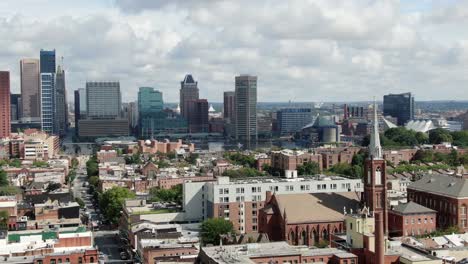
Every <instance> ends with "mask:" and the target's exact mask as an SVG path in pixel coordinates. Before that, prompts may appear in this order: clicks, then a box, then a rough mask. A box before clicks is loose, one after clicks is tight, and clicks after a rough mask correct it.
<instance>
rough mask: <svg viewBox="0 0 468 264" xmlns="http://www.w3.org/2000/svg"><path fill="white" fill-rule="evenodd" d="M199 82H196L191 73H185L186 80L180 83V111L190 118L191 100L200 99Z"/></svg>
mask: <svg viewBox="0 0 468 264" xmlns="http://www.w3.org/2000/svg"><path fill="white" fill-rule="evenodd" d="M198 91H199V90H198V82H196V81H195V80H194V79H193V77H192V75H191V74H187V75H185V78H184V80H183V81H182V82H181V83H180V113H181V114H182V116H183V117H185V118H186V119H188V116H189V112H188V104H189V101H191V100H198V99H199V95H198Z"/></svg>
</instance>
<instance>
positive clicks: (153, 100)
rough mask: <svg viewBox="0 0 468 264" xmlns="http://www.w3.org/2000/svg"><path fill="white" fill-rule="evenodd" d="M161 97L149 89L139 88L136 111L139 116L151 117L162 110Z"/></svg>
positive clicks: (152, 89) (158, 92) (159, 93)
mask: <svg viewBox="0 0 468 264" xmlns="http://www.w3.org/2000/svg"><path fill="white" fill-rule="evenodd" d="M163 107H164V103H163V96H162V93H161V92H160V91H158V90H155V89H154V88H151V87H140V89H139V90H138V111H139V112H140V115H151V114H154V113H159V112H161V111H162V110H163Z"/></svg>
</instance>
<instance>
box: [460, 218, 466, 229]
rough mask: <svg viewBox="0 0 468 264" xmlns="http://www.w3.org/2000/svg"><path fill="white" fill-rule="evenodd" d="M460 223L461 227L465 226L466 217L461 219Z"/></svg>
mask: <svg viewBox="0 0 468 264" xmlns="http://www.w3.org/2000/svg"><path fill="white" fill-rule="evenodd" d="M461 224H462V227H463V228H466V219H462V220H461Z"/></svg>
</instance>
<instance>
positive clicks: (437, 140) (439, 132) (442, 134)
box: [429, 128, 453, 144]
mask: <svg viewBox="0 0 468 264" xmlns="http://www.w3.org/2000/svg"><path fill="white" fill-rule="evenodd" d="M452 141H453V138H452V135H450V132H449V131H448V130H445V129H443V128H436V129H433V130H431V131H429V142H430V143H431V144H441V143H443V142H448V143H452Z"/></svg>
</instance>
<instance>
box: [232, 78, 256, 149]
mask: <svg viewBox="0 0 468 264" xmlns="http://www.w3.org/2000/svg"><path fill="white" fill-rule="evenodd" d="M235 80H236V82H235V85H236V91H235V108H236V118H235V119H236V139H237V140H247V141H250V140H252V139H253V140H257V137H258V136H257V76H251V75H240V76H236V79H235Z"/></svg>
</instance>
